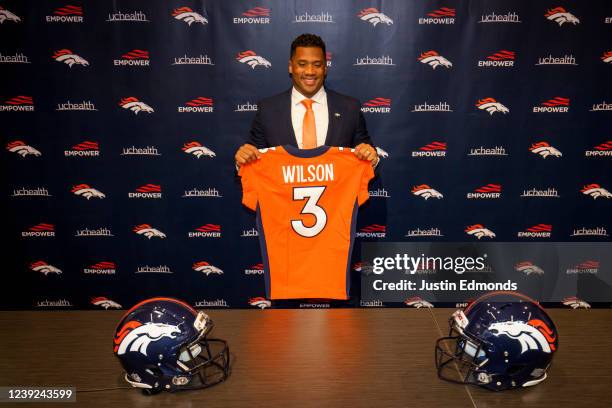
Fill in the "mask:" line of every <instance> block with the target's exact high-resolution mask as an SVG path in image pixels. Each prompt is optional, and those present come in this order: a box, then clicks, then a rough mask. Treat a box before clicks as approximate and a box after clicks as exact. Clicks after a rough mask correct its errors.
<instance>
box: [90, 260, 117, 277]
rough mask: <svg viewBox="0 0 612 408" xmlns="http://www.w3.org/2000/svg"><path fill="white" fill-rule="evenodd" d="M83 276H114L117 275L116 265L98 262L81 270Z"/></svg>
mask: <svg viewBox="0 0 612 408" xmlns="http://www.w3.org/2000/svg"><path fill="white" fill-rule="evenodd" d="M83 273H84V274H85V275H115V274H116V273H117V264H116V263H114V262H108V261H103V262H98V263H95V264H93V265H90V266H89V267H86V268H83Z"/></svg>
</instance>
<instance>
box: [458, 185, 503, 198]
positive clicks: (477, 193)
mask: <svg viewBox="0 0 612 408" xmlns="http://www.w3.org/2000/svg"><path fill="white" fill-rule="evenodd" d="M501 191H502V186H501V184H491V183H489V184H486V185H484V186H482V187H478V188H476V189H474V192H471V193H467V195H466V197H467V198H468V199H469V200H473V199H483V198H485V199H488V198H495V199H496V198H499V197H500V196H501Z"/></svg>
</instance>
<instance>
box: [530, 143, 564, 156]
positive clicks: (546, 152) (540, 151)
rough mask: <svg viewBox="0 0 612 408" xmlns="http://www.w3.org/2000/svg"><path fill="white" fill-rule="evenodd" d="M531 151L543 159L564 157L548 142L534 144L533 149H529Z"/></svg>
mask: <svg viewBox="0 0 612 408" xmlns="http://www.w3.org/2000/svg"><path fill="white" fill-rule="evenodd" d="M529 151H530V152H531V153H534V154H537V155H539V156H541V157H542V158H543V159H545V158H547V157H548V156H552V157H561V156H562V154H561V152H560V151H559V150H557V149H556V148H554V147H553V146H551V145H550V144H548V142H544V141H542V142H537V143H534V144H532V145H531V147H530V148H529Z"/></svg>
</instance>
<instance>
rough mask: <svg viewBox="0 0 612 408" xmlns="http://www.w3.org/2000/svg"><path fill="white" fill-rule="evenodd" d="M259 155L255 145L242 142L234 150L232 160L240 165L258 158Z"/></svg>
mask: <svg viewBox="0 0 612 408" xmlns="http://www.w3.org/2000/svg"><path fill="white" fill-rule="evenodd" d="M260 156H261V153H260V152H259V150H257V148H256V147H255V146H253V145H251V144H243V145H242V146H240V148H239V149H238V151H237V152H236V155H235V156H234V160H236V165H237V166H238V167H240V166H242V165H243V164H247V163H250V162H252V161H255V160H257V159H259V157H260Z"/></svg>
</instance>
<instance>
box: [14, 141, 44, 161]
mask: <svg viewBox="0 0 612 408" xmlns="http://www.w3.org/2000/svg"><path fill="white" fill-rule="evenodd" d="M6 150H8V151H9V152H12V153H15V154H18V155H19V156H21V157H26V156H34V157H38V156H41V155H42V153H41V152H40V151H38V150H36V149H35V148H33V147H32V146H30V145H28V144H26V143H25V142H24V141H21V140H15V141H12V142H9V143H8V144H7V145H6Z"/></svg>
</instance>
